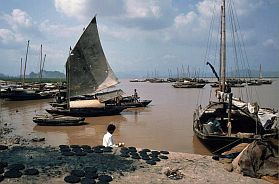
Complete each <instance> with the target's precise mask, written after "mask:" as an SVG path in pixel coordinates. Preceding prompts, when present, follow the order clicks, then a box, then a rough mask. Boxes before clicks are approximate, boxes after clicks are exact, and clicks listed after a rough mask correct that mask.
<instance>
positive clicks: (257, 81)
mask: <svg viewBox="0 0 279 184" xmlns="http://www.w3.org/2000/svg"><path fill="white" fill-rule="evenodd" d="M247 84H248V85H249V86H260V85H262V84H272V80H270V79H263V74H262V65H260V70H259V79H254V80H250V81H248V83H247Z"/></svg>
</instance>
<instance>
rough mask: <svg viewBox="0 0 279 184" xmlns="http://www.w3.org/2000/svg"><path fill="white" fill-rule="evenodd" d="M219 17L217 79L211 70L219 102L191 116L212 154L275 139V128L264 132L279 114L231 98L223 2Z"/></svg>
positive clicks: (198, 132) (194, 127) (195, 131)
mask: <svg viewBox="0 0 279 184" xmlns="http://www.w3.org/2000/svg"><path fill="white" fill-rule="evenodd" d="M231 7H232V6H231ZM231 11H232V10H231ZM221 17H222V18H221V39H220V40H221V41H220V71H219V72H220V78H219V76H218V75H217V73H216V72H214V71H215V69H212V71H213V73H214V74H215V76H216V78H217V79H218V83H219V84H218V87H219V89H218V90H217V91H216V97H217V99H218V101H210V102H209V105H207V106H206V107H204V108H202V107H201V105H200V106H198V107H197V109H196V110H195V111H194V115H193V131H194V133H195V135H196V136H197V137H198V138H199V139H200V140H201V142H202V143H203V144H204V145H205V146H207V147H208V148H209V149H210V150H211V151H214V152H215V153H216V152H222V151H225V150H227V149H230V148H231V147H233V146H235V145H236V144H239V143H241V142H247V143H249V142H252V141H253V140H257V139H264V138H267V137H275V138H277V139H278V129H277V128H276V126H270V127H269V128H265V124H266V123H267V122H268V121H269V122H270V124H271V125H275V124H276V123H277V122H276V121H275V119H276V117H278V112H276V111H274V110H266V109H264V108H260V107H259V106H258V105H257V103H247V102H243V101H241V100H239V99H236V98H234V97H233V94H232V92H231V89H230V86H229V85H228V84H227V82H226V46H225V45H226V34H225V33H226V31H225V17H226V16H225V0H222V6H221ZM232 32H237V31H236V30H234V31H232ZM211 68H213V67H212V66H211Z"/></svg>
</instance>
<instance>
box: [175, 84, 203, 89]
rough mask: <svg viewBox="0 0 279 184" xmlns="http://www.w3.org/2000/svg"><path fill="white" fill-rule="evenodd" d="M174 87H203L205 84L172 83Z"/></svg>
mask: <svg viewBox="0 0 279 184" xmlns="http://www.w3.org/2000/svg"><path fill="white" fill-rule="evenodd" d="M172 86H173V87H174V88H203V87H204V86H205V84H195V85H192V84H189V85H188V84H182V85H180V84H174V85H172Z"/></svg>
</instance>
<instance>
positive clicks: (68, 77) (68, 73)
mask: <svg viewBox="0 0 279 184" xmlns="http://www.w3.org/2000/svg"><path fill="white" fill-rule="evenodd" d="M71 52H72V47H70V51H69V59H71V58H70V57H71V55H72V53H71ZM66 79H67V80H66V81H67V108H68V109H70V62H69V65H67V64H66Z"/></svg>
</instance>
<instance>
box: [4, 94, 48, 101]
mask: <svg viewBox="0 0 279 184" xmlns="http://www.w3.org/2000/svg"><path fill="white" fill-rule="evenodd" d="M0 98H4V99H8V100H11V101H23V100H40V99H47V98H53V96H52V95H40V94H38V93H31V94H28V93H2V94H0Z"/></svg>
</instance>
